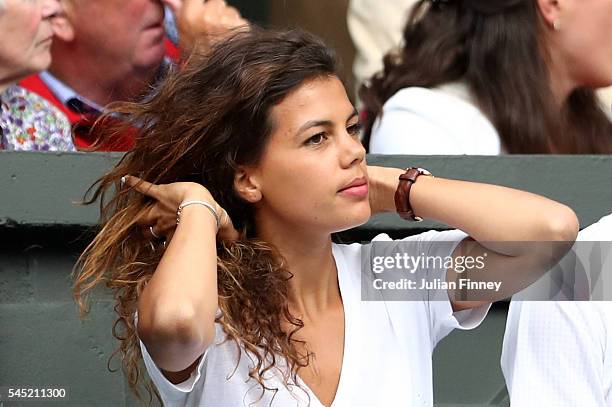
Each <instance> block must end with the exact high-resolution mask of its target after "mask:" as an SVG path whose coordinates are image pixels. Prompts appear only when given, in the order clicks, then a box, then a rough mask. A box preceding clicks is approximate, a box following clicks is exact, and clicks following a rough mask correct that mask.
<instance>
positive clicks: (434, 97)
mask: <svg viewBox="0 0 612 407" xmlns="http://www.w3.org/2000/svg"><path fill="white" fill-rule="evenodd" d="M369 151H370V153H372V154H403V155H460V154H468V155H499V154H502V153H503V149H502V146H501V141H500V138H499V135H498V134H497V130H495V127H493V125H492V124H491V122H490V121H489V119H488V118H487V117H485V115H484V114H482V112H481V111H480V110H479V109H478V108H477V107H476V106H475V105H474V104H473V103H472V99H471V96H470V94H469V90H468V89H467V86H465V85H464V84H461V83H452V84H447V85H442V86H439V87H437V88H433V89H428V88H420V87H410V88H405V89H402V90H400V91H398V92H397V93H396V94H395V95H393V96H392V97H391V98H390V99H389V100H387V102H386V103H385V104H384V106H383V114H382V116H381V117H379V118H378V119H377V120H376V122H375V123H374V127H373V128H372V136H371V138H370V150H369Z"/></svg>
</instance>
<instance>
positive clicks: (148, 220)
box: [136, 204, 159, 226]
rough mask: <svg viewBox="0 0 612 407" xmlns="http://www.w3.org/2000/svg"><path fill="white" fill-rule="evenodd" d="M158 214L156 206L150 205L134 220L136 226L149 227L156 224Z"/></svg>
mask: <svg viewBox="0 0 612 407" xmlns="http://www.w3.org/2000/svg"><path fill="white" fill-rule="evenodd" d="M158 219H159V213H158V209H157V204H153V205H150V206H149V207H148V208H146V209H144V210H143V211H142V214H141V215H140V216H139V217H138V218H137V219H136V224H137V225H140V226H149V225H154V224H156V223H157V221H158Z"/></svg>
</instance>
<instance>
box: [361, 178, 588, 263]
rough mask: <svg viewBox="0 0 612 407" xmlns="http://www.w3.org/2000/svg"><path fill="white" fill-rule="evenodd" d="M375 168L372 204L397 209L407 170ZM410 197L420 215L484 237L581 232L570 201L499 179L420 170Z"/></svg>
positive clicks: (538, 237)
mask: <svg viewBox="0 0 612 407" xmlns="http://www.w3.org/2000/svg"><path fill="white" fill-rule="evenodd" d="M374 168H375V170H374V178H375V179H374V180H373V185H372V187H373V190H374V194H375V197H374V202H373V207H374V208H373V210H374V211H377V212H385V211H393V212H394V211H395V202H394V194H395V190H396V188H397V185H398V177H399V175H400V174H402V173H403V172H404V170H402V169H397V168H382V167H374ZM410 203H411V205H412V208H413V210H414V213H415V214H417V215H418V216H421V217H423V218H426V219H432V220H436V221H439V222H442V223H445V224H447V225H450V226H452V227H455V228H458V229H461V230H463V231H465V232H466V233H468V234H469V235H470V236H472V237H473V238H474V239H476V240H477V241H479V242H487V241H558V240H568V241H571V240H574V239H575V237H576V234H577V233H578V221H577V219H576V215H575V213H574V211H573V210H571V209H570V208H569V207H567V206H566V205H563V204H561V203H558V202H556V201H553V200H551V199H548V198H545V197H542V196H539V195H536V194H532V193H529V192H524V191H520V190H516V189H511V188H506V187H501V186H496V185H489V184H482V183H475V182H465V181H456V180H449V179H443V178H433V177H427V176H421V177H419V178H418V179H417V181H416V183H415V184H414V185H413V186H412V188H411V191H410ZM506 254H508V255H517V254H520V253H506Z"/></svg>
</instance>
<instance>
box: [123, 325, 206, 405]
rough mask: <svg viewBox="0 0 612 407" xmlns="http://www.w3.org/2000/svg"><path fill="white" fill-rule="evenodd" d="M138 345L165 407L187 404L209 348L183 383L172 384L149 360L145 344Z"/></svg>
mask: <svg viewBox="0 0 612 407" xmlns="http://www.w3.org/2000/svg"><path fill="white" fill-rule="evenodd" d="M134 321H135V326H136V325H138V313H135V315H134ZM138 342H139V343H140V351H141V353H142V358H143V361H144V364H145V367H146V369H147V373H148V374H149V377H150V378H151V380H152V381H153V383H154V384H155V387H156V388H157V391H158V392H159V395H160V396H161V398H162V400H163V402H164V405H167V406H182V405H185V404H186V403H187V397H188V395H189V393H191V392H192V391H193V389H194V387H195V385H196V383H198V382H199V381H200V380H203V378H202V367H203V365H204V363H205V360H206V355H207V354H208V352H209V351H210V349H211V347H210V346H209V347H208V349H206V351H205V352H204V355H202V357H201V358H200V361H199V362H198V366H197V367H196V368H195V369H194V370H193V371H192V372H191V375H190V376H189V378H188V379H187V380H185V381H184V382H181V383H178V384H174V383H172V382H171V381H169V380H168V379H167V378H166V377H165V376H164V374H163V373H162V372H161V370H160V369H159V367H158V366H157V365H156V364H155V362H154V361H153V358H151V355H150V354H149V351H148V350H147V348H146V346H145V344H144V343H143V342H142V341H141V340H140V339H139V340H138Z"/></svg>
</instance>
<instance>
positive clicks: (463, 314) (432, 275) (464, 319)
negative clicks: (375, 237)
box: [418, 230, 491, 349]
mask: <svg viewBox="0 0 612 407" xmlns="http://www.w3.org/2000/svg"><path fill="white" fill-rule="evenodd" d="M418 236H419V238H420V239H421V240H422V243H423V246H422V249H423V252H424V253H426V254H427V256H436V257H438V256H439V257H442V258H445V257H447V256H451V255H452V254H453V251H454V250H455V248H456V247H457V245H458V244H459V243H461V241H463V240H464V239H465V238H466V237H468V235H467V234H466V233H465V232H463V231H461V230H449V231H445V232H436V231H430V232H426V233H422V234H420V235H418ZM444 242H446V243H444ZM427 272H428V276H427V278H428V279H429V280H431V279H441V280H443V281H446V272H447V270H446V269H435V270H434V271H431V270H428V271H427ZM435 292H437V293H439V294H442V295H443V296H444V297H443V298H429V300H428V302H427V304H428V307H429V321H430V332H431V345H432V349H433V348H434V347H435V346H436V344H437V343H438V342H439V341H440V340H442V338H444V337H445V336H446V335H448V334H449V333H450V332H451V331H452V330H453V329H456V328H457V329H462V330H468V329H474V328H476V327H477V326H479V325H480V324H481V323H482V321H483V320H484V319H485V317H486V316H487V313H488V312H489V309H490V308H491V304H490V303H489V304H485V305H482V306H480V307H477V308H472V309H466V310H463V311H457V312H453V308H452V306H451V302H450V299H449V297H448V291H435Z"/></svg>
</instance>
